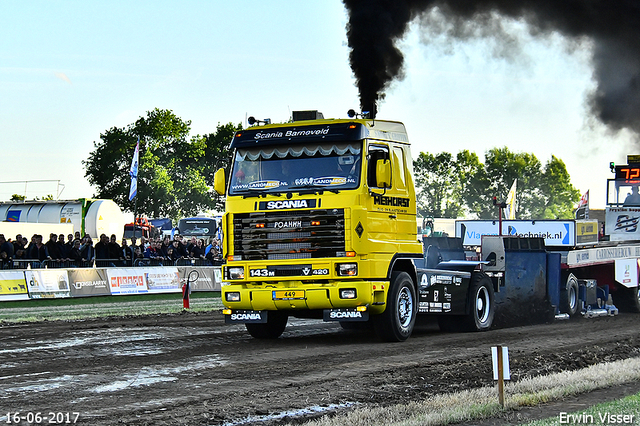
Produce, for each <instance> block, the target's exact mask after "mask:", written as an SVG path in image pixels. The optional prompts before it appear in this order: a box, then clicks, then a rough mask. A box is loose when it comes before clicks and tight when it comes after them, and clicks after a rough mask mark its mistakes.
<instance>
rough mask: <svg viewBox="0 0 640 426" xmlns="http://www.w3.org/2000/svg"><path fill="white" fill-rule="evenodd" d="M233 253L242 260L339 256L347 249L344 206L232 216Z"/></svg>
mask: <svg viewBox="0 0 640 426" xmlns="http://www.w3.org/2000/svg"><path fill="white" fill-rule="evenodd" d="M233 230H234V241H233V248H234V254H235V255H240V256H242V259H243V260H285V259H315V258H323V257H336V256H337V254H338V253H339V252H344V250H345V242H344V238H345V237H344V235H345V233H344V209H331V210H295V211H275V212H274V211H270V212H254V213H243V214H236V215H234V217H233Z"/></svg>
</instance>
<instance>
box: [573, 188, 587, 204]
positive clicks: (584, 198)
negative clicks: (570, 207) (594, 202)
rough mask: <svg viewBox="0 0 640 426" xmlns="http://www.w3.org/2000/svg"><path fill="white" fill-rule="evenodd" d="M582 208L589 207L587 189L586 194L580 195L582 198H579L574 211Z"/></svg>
mask: <svg viewBox="0 0 640 426" xmlns="http://www.w3.org/2000/svg"><path fill="white" fill-rule="evenodd" d="M583 206H587V208H588V207H589V190H588V189H587V192H585V193H584V194H582V197H581V198H580V202H579V203H578V207H576V209H579V208H580V207H583Z"/></svg>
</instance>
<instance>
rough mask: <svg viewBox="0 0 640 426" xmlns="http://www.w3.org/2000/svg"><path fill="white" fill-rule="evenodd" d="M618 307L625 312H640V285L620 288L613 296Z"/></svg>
mask: <svg viewBox="0 0 640 426" xmlns="http://www.w3.org/2000/svg"><path fill="white" fill-rule="evenodd" d="M613 301H614V302H615V304H616V306H617V308H618V309H620V310H621V311H624V312H634V313H639V312H640V286H638V287H631V288H627V287H624V288H619V289H618V291H616V293H615V294H614V296H613Z"/></svg>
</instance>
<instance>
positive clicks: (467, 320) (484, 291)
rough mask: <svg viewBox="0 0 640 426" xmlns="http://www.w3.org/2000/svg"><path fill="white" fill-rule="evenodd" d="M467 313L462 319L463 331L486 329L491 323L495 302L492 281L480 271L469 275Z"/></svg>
mask: <svg viewBox="0 0 640 426" xmlns="http://www.w3.org/2000/svg"><path fill="white" fill-rule="evenodd" d="M468 303H469V314H468V315H466V316H465V317H463V319H462V324H461V325H462V330H463V331H487V330H489V329H490V328H491V326H492V325H493V317H494V316H495V302H494V294H493V283H492V282H491V279H490V278H489V277H488V276H487V275H486V274H485V273H482V272H479V273H474V274H473V275H472V276H471V283H470V285H469V302H468Z"/></svg>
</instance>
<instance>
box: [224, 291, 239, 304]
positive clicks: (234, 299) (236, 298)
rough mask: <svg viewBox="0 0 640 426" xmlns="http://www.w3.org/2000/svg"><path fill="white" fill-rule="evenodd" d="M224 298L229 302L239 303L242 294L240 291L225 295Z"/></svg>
mask: <svg viewBox="0 0 640 426" xmlns="http://www.w3.org/2000/svg"><path fill="white" fill-rule="evenodd" d="M224 298H225V300H226V301H227V302H239V301H240V292H238V291H230V292H228V293H225V294H224Z"/></svg>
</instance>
